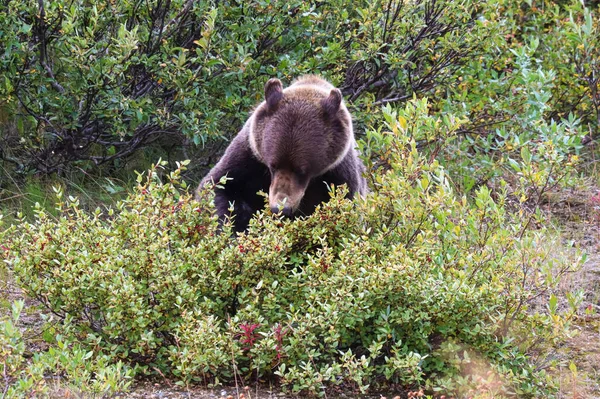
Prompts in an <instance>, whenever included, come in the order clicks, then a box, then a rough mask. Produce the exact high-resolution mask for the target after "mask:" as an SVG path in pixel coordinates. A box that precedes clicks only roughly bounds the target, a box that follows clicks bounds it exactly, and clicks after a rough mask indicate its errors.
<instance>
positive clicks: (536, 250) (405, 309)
mask: <svg viewBox="0 0 600 399" xmlns="http://www.w3.org/2000/svg"><path fill="white" fill-rule="evenodd" d="M385 117H386V120H387V125H386V127H385V128H382V129H379V130H378V131H370V132H369V133H368V134H367V137H366V143H367V145H365V150H366V151H368V152H369V155H370V157H369V158H370V159H371V160H374V161H373V163H372V164H369V168H370V169H371V170H374V171H375V172H374V173H373V175H372V182H371V186H372V193H371V194H369V195H368V196H367V198H365V199H358V200H356V201H354V202H352V201H348V200H345V199H344V198H343V196H344V189H343V188H340V189H337V190H332V192H331V196H332V199H331V201H330V202H328V203H327V204H323V205H321V206H320V207H319V208H318V209H317V211H316V212H315V213H314V214H313V215H310V216H308V217H305V218H300V219H297V220H294V221H289V220H284V219H280V218H278V217H276V216H274V215H271V214H270V213H269V212H268V211H265V212H264V213H261V214H259V215H258V216H257V217H255V218H254V219H253V220H252V221H251V224H250V227H249V230H248V231H247V233H245V234H242V235H239V236H237V237H232V236H231V227H230V226H229V225H226V226H224V228H223V232H222V233H220V232H219V229H218V224H217V218H216V215H215V214H214V208H213V204H212V196H211V194H210V191H206V192H204V195H203V196H202V198H201V199H200V201H199V202H196V201H193V200H192V198H191V195H190V194H189V193H188V190H187V186H186V184H185V182H184V181H182V180H181V172H182V170H183V169H184V166H185V164H186V163H183V164H182V165H180V167H179V168H178V169H177V170H175V171H173V172H171V173H168V174H166V173H164V172H163V168H162V166H161V165H158V166H156V167H155V168H153V169H151V170H150V171H149V172H148V174H147V175H146V176H142V175H140V176H139V178H138V181H139V186H138V187H137V189H136V190H135V192H134V193H133V194H131V195H130V196H129V197H128V198H127V199H126V200H124V201H122V202H120V203H119V204H118V205H117V206H116V207H115V208H112V209H106V210H101V209H98V210H96V211H95V212H93V213H89V212H85V211H82V210H81V209H80V208H79V206H78V201H77V199H75V198H68V199H63V198H62V197H61V192H60V190H58V191H59V192H58V193H57V194H58V197H59V204H58V205H59V208H60V211H61V214H60V216H59V217H58V218H55V217H52V216H50V215H48V214H47V213H46V212H45V211H43V210H41V209H39V210H38V214H37V219H36V220H35V222H33V223H32V222H27V221H25V220H22V221H21V223H20V224H19V226H18V227H16V228H13V229H12V230H10V229H9V230H6V231H5V233H4V235H3V236H0V240H2V242H5V244H4V245H5V246H6V247H7V250H6V251H5V253H4V256H5V258H6V259H7V261H8V262H9V264H10V265H11V267H12V268H13V270H14V273H15V275H16V277H17V280H18V282H19V284H20V285H21V286H22V287H23V288H24V289H25V290H26V291H27V293H28V294H29V295H31V296H33V297H35V298H37V299H38V300H40V301H41V302H42V303H44V304H45V305H46V306H47V307H48V308H49V309H50V310H51V311H52V312H53V313H55V314H57V315H59V316H61V317H63V318H65V319H68V320H72V321H71V322H70V329H69V331H70V332H69V334H71V335H72V336H74V337H77V339H78V340H80V341H81V345H84V346H85V347H86V348H88V349H89V350H92V351H94V353H98V354H102V355H103V356H108V358H110V359H112V361H124V362H126V363H127V364H130V365H132V366H133V367H134V368H135V369H136V370H137V371H139V372H145V373H153V372H155V371H154V370H155V369H157V370H160V372H161V373H163V374H167V375H172V376H175V377H176V378H178V379H179V380H180V383H181V384H189V383H192V382H200V383H204V384H217V383H220V382H222V381H233V380H234V379H235V378H239V377H241V378H249V377H251V376H254V377H256V376H262V377H263V378H267V377H270V378H276V379H278V381H279V382H280V384H281V385H282V386H284V387H286V388H287V389H289V390H291V391H293V392H305V393H311V394H318V395H321V394H322V393H323V392H324V389H325V388H326V387H328V386H332V385H337V384H349V385H350V386H353V387H355V388H356V389H357V390H359V391H361V392H365V391H367V390H368V389H369V388H370V387H372V386H384V385H386V384H390V383H397V384H400V385H402V386H405V387H409V388H419V387H422V388H424V389H426V390H427V391H428V392H430V393H439V394H442V393H448V394H453V395H461V396H465V395H469V394H470V393H469V392H473V391H470V390H477V392H480V393H482V392H483V393H492V394H494V395H497V396H511V395H514V394H517V395H518V396H520V397H549V396H551V395H552V393H553V392H554V388H555V386H554V385H553V383H552V381H551V379H550V378H549V377H548V375H547V374H546V372H545V367H548V365H546V366H542V365H540V364H536V363H535V361H534V360H533V358H532V357H530V356H529V354H530V353H532V351H536V352H537V353H545V351H548V348H547V345H551V344H555V343H557V342H560V339H561V338H562V337H563V336H564V335H565V334H566V333H567V332H568V326H569V318H570V317H571V316H572V314H573V312H574V308H575V307H576V303H574V304H573V308H571V309H570V310H569V309H566V310H564V311H558V310H557V308H556V297H554V296H551V297H550V302H549V303H550V305H549V306H550V308H549V309H550V312H543V311H538V310H536V309H537V308H535V307H534V306H532V305H533V304H535V303H539V301H540V300H543V299H544V298H546V296H547V295H549V294H550V293H552V292H553V289H554V287H555V286H556V284H557V283H558V281H559V277H560V275H561V274H562V273H565V272H566V271H568V270H571V268H573V267H576V264H577V262H573V263H569V264H555V263H553V262H552V261H550V259H551V258H552V257H551V254H550V251H551V248H548V247H547V246H545V245H544V235H543V230H537V231H532V230H531V229H530V228H531V227H533V226H534V225H535V223H532V221H533V222H535V221H537V220H538V219H537V216H536V213H535V212H527V211H524V210H523V211H521V213H519V212H517V213H512V212H510V211H508V209H507V208H508V203H507V200H508V198H509V193H508V191H507V190H506V189H499V190H497V191H496V192H492V191H491V190H490V189H488V188H487V187H485V186H482V187H480V188H478V189H476V190H475V191H474V197H473V199H472V200H469V199H468V198H467V197H465V196H461V195H458V194H457V193H456V192H455V191H454V189H453V188H452V184H451V182H450V180H449V178H448V175H447V173H446V171H445V169H444V168H443V167H442V166H441V164H440V162H438V161H437V160H435V159H433V158H430V157H424V156H423V155H422V154H421V153H419V152H418V151H417V143H416V141H415V139H414V137H411V135H410V134H407V131H408V130H409V129H412V128H414V133H415V134H420V135H424V136H427V135H428V134H431V135H440V134H442V132H450V133H452V132H453V131H456V130H457V129H459V128H460V120H459V118H455V117H452V116H444V117H439V118H438V117H433V116H429V115H428V108H427V102H426V101H421V100H415V101H412V102H411V103H409V104H408V105H407V107H406V108H404V109H400V110H396V111H394V110H392V109H391V108H386V110H385ZM523 158H526V161H527V162H521V161H515V165H516V166H518V167H519V168H521V169H522V170H523V169H527V168H532V167H538V165H543V164H544V162H545V161H543V160H542V161H541V162H540V163H539V164H538V163H537V160H536V159H534V158H532V159H529V157H526V156H524V157H523ZM557 162H558V161H557ZM527 163H529V166H527ZM563 167H564V168H565V169H568V166H566V165H565V166H563ZM525 175H526V173H523V176H525ZM162 180H165V181H164V182H163V181H162ZM532 181H534V184H539V188H540V189H542V188H543V187H544V179H541V180H540V181H539V182H537V183H535V179H533V180H532ZM221 183H222V184H223V183H224V184H226V182H221ZM529 184H530V183H529V181H528V180H527V179H524V180H523V185H524V186H526V187H525V188H528V187H529ZM504 187H505V188H506V186H504ZM532 187H533V188H536V187H538V186H535V185H534V186H532ZM525 188H523V190H522V191H523V193H528V192H529V191H528V190H529V188H531V187H529V188H528V189H527V190H526V189H525ZM535 192H536V193H537V192H539V190H538V189H537V188H536V190H535ZM7 231H8V232H9V233H6V232H7ZM536 301H538V302H536ZM575 302H576V301H575ZM539 358H544V356H539ZM481 370H484V371H486V373H483V372H481Z"/></svg>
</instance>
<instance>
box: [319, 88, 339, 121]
mask: <svg viewBox="0 0 600 399" xmlns="http://www.w3.org/2000/svg"><path fill="white" fill-rule="evenodd" d="M341 103H342V92H341V91H340V90H339V89H332V90H331V93H329V97H327V98H324V99H323V100H321V106H322V107H323V109H324V110H325V112H326V113H327V115H331V116H333V115H335V114H337V112H338V111H339V110H340V104H341Z"/></svg>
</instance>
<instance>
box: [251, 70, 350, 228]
mask: <svg viewBox="0 0 600 399" xmlns="http://www.w3.org/2000/svg"><path fill="white" fill-rule="evenodd" d="M249 141H250V146H251V148H252V151H253V153H254V155H255V156H256V157H257V158H258V159H259V160H260V161H261V162H262V163H264V164H265V165H266V166H267V167H268V168H269V171H270V173H271V185H270V187H269V206H270V208H271V210H272V211H273V212H278V211H279V209H281V208H282V212H283V214H284V215H286V216H291V215H292V214H293V213H294V212H295V211H296V210H297V209H298V207H299V206H300V203H301V201H302V198H303V196H304V192H305V191H306V188H307V187H308V184H309V183H310V181H311V180H312V179H314V178H317V177H318V176H320V175H323V174H324V173H325V172H327V171H328V170H330V169H332V168H333V167H335V166H336V165H337V164H338V163H339V162H341V161H342V159H343V158H344V157H345V156H346V154H347V152H348V151H349V150H350V148H351V146H352V145H353V143H354V135H353V132H352V119H351V116H350V113H349V112H348V110H347V109H346V106H345V105H344V103H343V101H342V93H341V92H340V91H339V90H338V89H336V88H334V87H333V86H331V85H330V84H329V83H327V82H326V81H324V80H320V79H317V78H312V81H308V80H307V81H305V82H302V81H300V82H299V83H296V84H293V85H291V86H290V87H288V88H286V89H285V90H284V89H283V86H282V84H281V82H280V81H279V80H278V79H271V80H269V81H268V82H267V84H266V85H265V101H264V102H263V103H261V104H260V105H259V106H258V107H257V108H256V110H255V112H254V114H253V120H252V122H251V125H250V135H249Z"/></svg>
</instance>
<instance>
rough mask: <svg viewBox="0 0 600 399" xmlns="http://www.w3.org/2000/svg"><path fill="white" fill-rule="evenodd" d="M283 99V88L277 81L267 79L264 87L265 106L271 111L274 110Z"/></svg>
mask: <svg viewBox="0 0 600 399" xmlns="http://www.w3.org/2000/svg"><path fill="white" fill-rule="evenodd" d="M282 97H283V86H282V84H281V81H280V80H279V79H275V78H274V79H269V81H268V82H267V84H266V85H265V100H266V101H267V106H268V107H269V108H271V109H273V108H275V107H276V106H277V104H279V101H280V100H281V98H282Z"/></svg>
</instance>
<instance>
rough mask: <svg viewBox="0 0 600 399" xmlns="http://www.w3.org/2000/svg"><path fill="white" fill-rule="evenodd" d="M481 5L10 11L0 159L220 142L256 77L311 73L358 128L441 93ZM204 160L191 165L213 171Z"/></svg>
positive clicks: (85, 159)
mask: <svg viewBox="0 0 600 399" xmlns="http://www.w3.org/2000/svg"><path fill="white" fill-rule="evenodd" d="M484 9H485V6H484V5H481V4H480V2H475V1H471V0H464V1H460V2H454V1H441V0H427V1H424V2H421V1H418V2H395V1H383V2H370V1H360V2H353V3H352V7H348V3H347V2H345V1H342V0H335V1H328V2H304V1H298V0H296V1H288V2H272V1H262V0H260V1H253V2H250V3H229V2H213V1H205V2H194V1H189V0H172V1H159V0H152V1H145V2H140V1H132V2H108V3H107V2H95V1H93V2H91V3H90V2H73V3H69V4H65V3H64V2H62V1H54V0H50V1H42V0H40V1H38V2H34V1H25V2H23V1H8V2H5V3H3V4H2V5H0V26H1V27H2V29H1V30H0V31H1V33H0V48H3V49H5V51H4V54H3V55H2V56H1V57H0V70H2V71H3V79H2V80H0V123H1V124H2V126H3V130H4V132H3V133H1V134H2V135H3V137H2V139H3V142H5V143H6V146H4V147H3V148H2V150H1V151H0V156H1V158H2V159H3V160H4V161H5V162H6V163H7V165H8V164H11V165H13V169H14V170H15V171H21V172H22V171H26V170H34V171H38V172H43V173H51V172H56V171H59V172H63V173H64V170H65V168H66V167H67V166H69V165H71V166H73V165H77V166H81V167H83V168H85V169H90V168H92V167H94V165H99V164H105V163H109V164H112V165H113V166H114V167H116V168H119V167H120V166H121V165H122V163H123V160H124V159H126V158H127V157H128V156H130V155H131V154H133V153H134V152H136V151H138V150H139V149H140V148H143V147H145V146H148V145H151V144H152V143H158V144H160V143H161V142H162V143H166V142H167V141H169V142H173V141H174V140H175V141H177V142H180V143H185V142H189V141H191V142H193V143H195V144H204V143H206V142H207V141H208V140H211V139H221V138H223V137H231V135H232V134H234V133H235V130H230V129H229V128H228V126H231V127H232V129H237V128H239V127H240V126H241V125H242V123H243V120H244V119H245V117H246V113H247V110H249V109H250V107H251V106H252V105H254V104H255V103H256V102H257V101H258V100H260V98H261V93H262V85H263V84H264V82H266V80H267V79H268V77H271V76H279V77H281V78H283V79H284V80H288V81H289V80H290V79H292V78H295V77H297V76H299V75H301V74H305V73H318V74H323V75H325V76H326V77H328V78H330V79H331V80H332V81H333V82H334V83H335V84H336V85H338V86H340V87H341V88H342V90H343V92H344V94H345V95H347V96H348V98H349V101H350V102H351V103H356V106H357V110H356V111H357V112H362V111H364V113H363V114H361V117H360V118H357V120H360V121H363V123H367V122H369V121H370V120H371V114H372V111H373V110H374V109H376V108H377V106H378V105H379V104H383V103H390V102H398V101H405V100H406V99H408V98H410V97H411V96H412V95H413V93H418V94H419V95H424V94H433V93H434V92H435V91H436V90H437V91H439V90H442V91H444V88H446V87H448V86H451V85H453V84H454V83H453V82H454V81H455V78H456V77H455V75H456V74H457V73H459V68H460V67H461V66H462V65H463V64H464V63H465V60H466V59H468V57H471V56H473V53H474V52H480V51H485V49H484V48H483V47H484V46H485V44H486V39H485V38H487V37H491V36H493V35H494V34H495V33H496V32H497V28H496V27H495V26H491V25H490V26H487V25H484V24H481V23H477V22H476V17H477V15H478V13H479V12H482V11H483V10H484ZM211 156H212V154H211V151H210V148H209V149H208V150H207V152H206V153H205V154H203V156H202V157H203V158H204V160H206V163H210V162H211Z"/></svg>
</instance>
